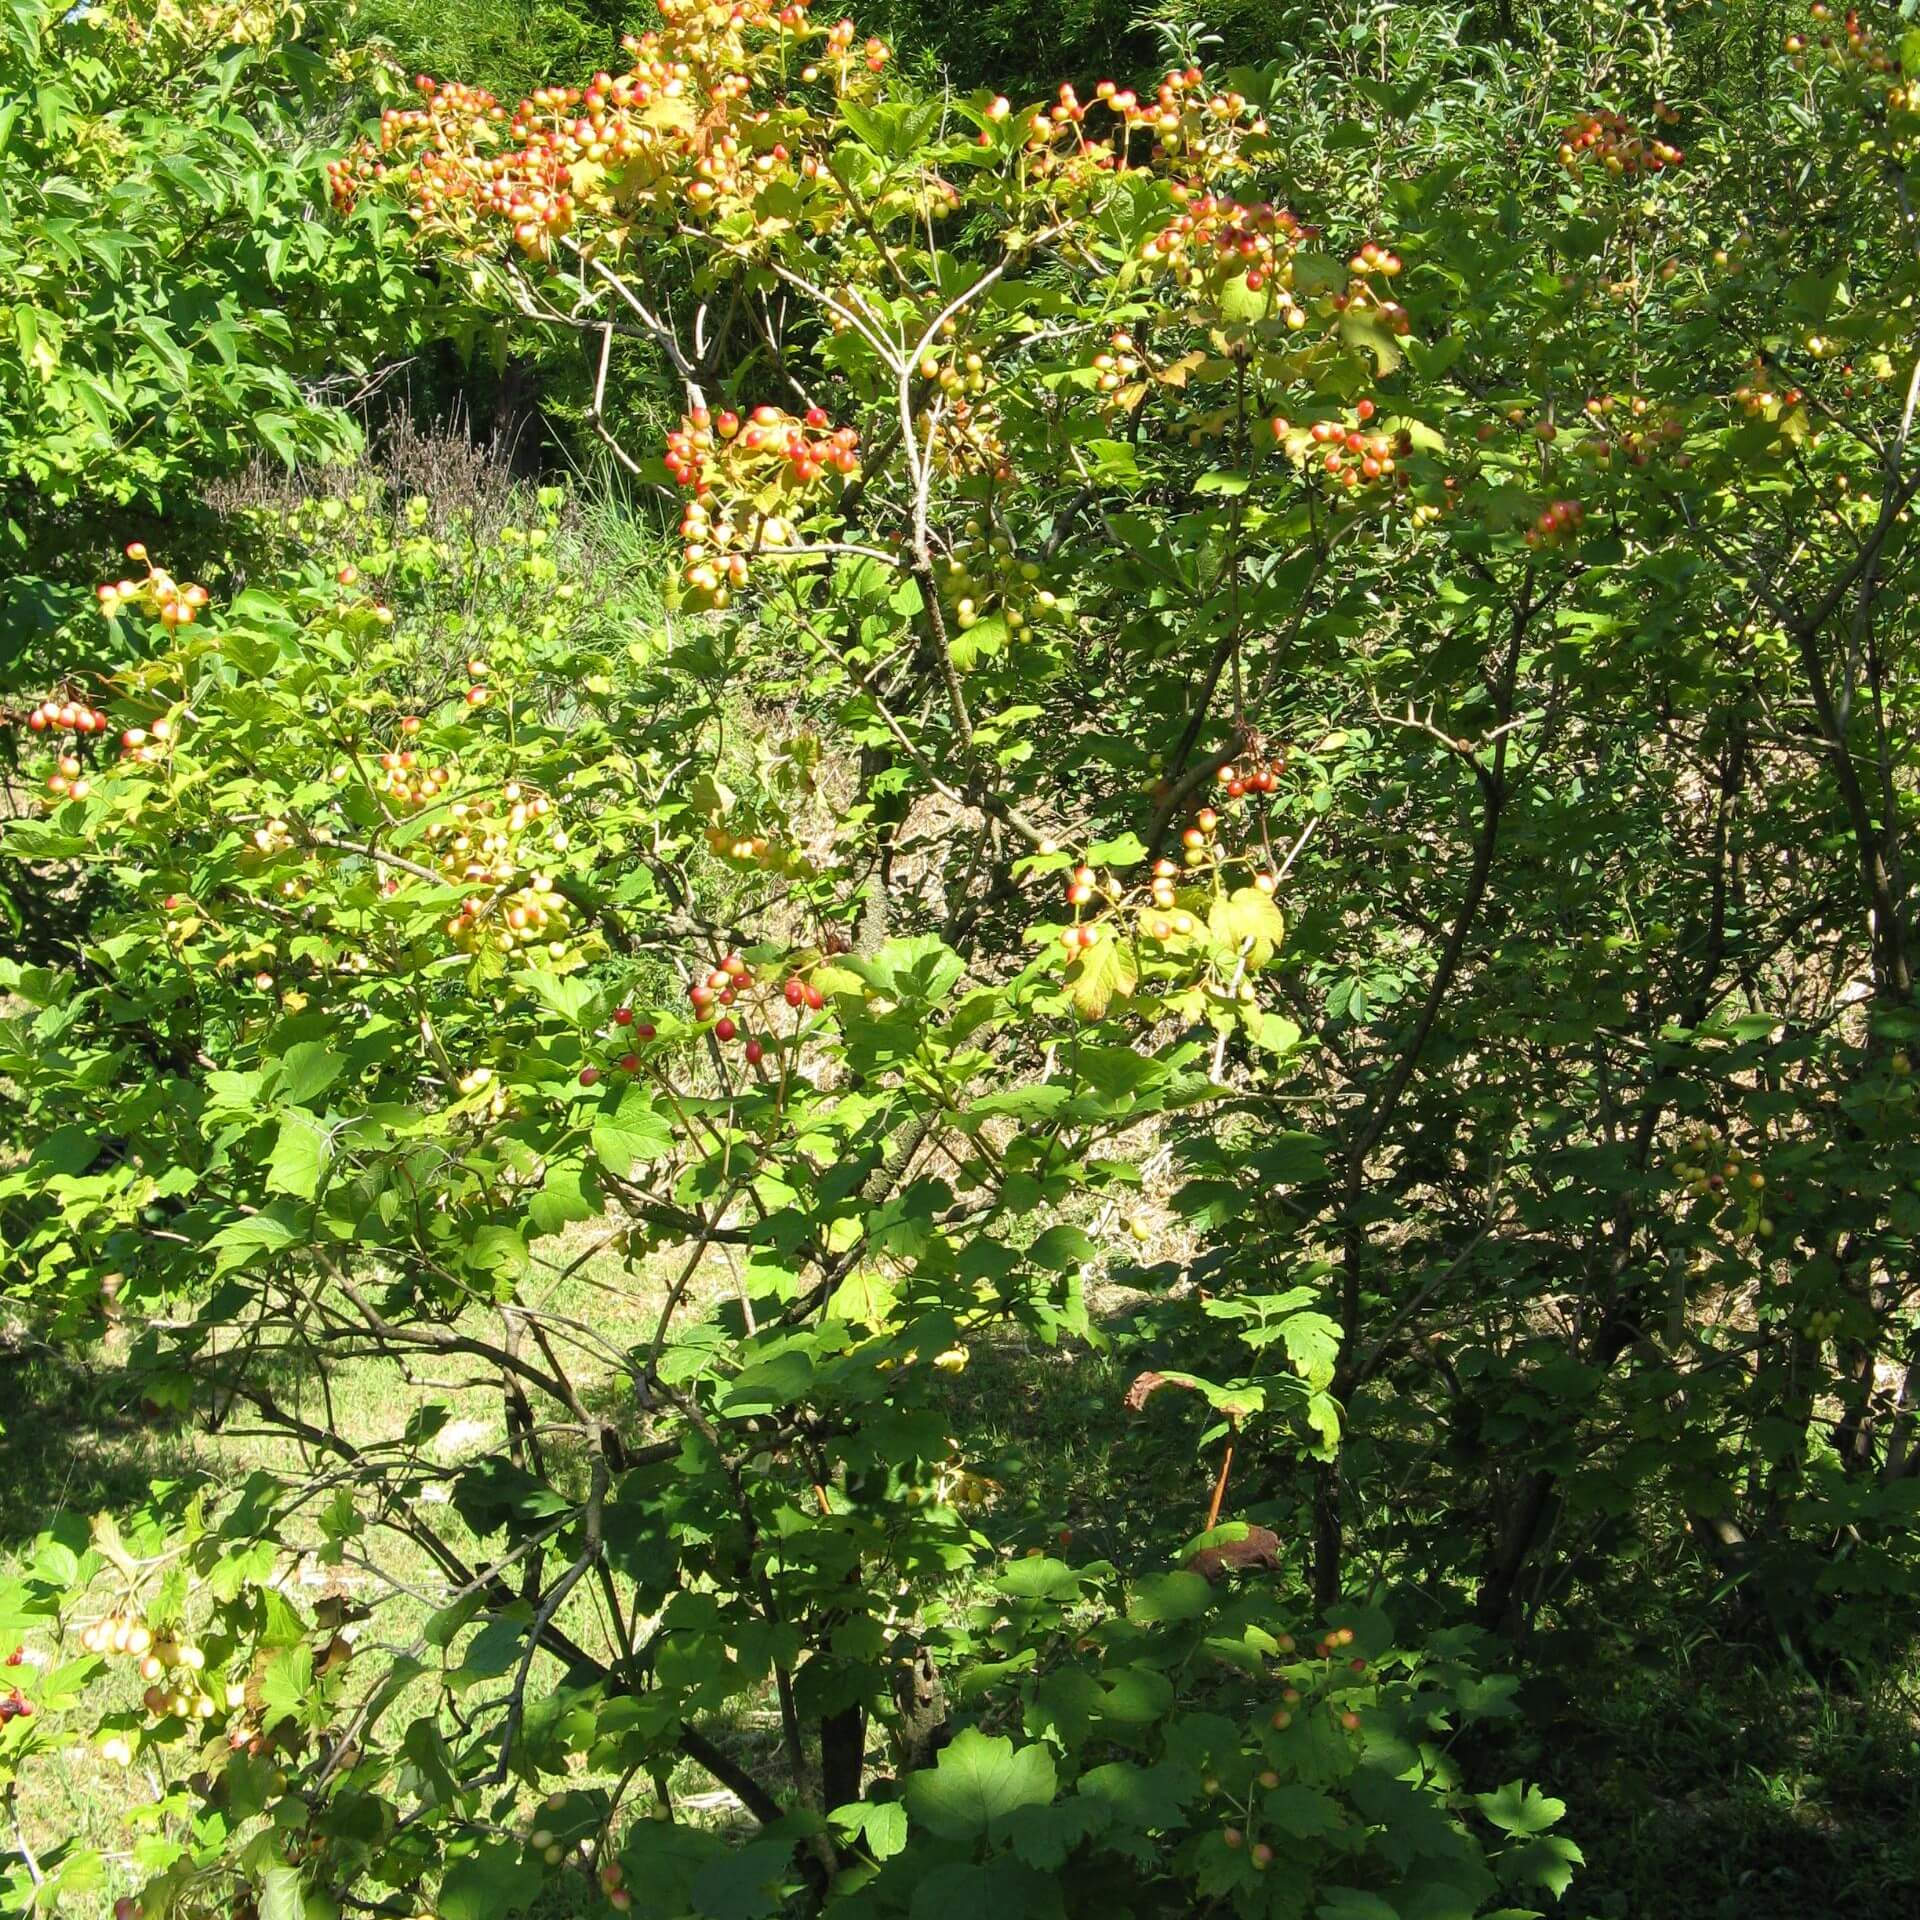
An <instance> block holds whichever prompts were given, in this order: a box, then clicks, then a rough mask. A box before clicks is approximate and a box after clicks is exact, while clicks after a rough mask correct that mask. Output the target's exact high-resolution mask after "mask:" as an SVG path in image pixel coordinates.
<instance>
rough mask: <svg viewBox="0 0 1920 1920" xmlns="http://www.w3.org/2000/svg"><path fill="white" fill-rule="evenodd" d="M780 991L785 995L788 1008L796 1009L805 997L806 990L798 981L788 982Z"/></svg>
mask: <svg viewBox="0 0 1920 1920" xmlns="http://www.w3.org/2000/svg"><path fill="white" fill-rule="evenodd" d="M781 991H782V992H783V993H784V994H785V995H786V1000H787V1005H788V1006H790V1007H797V1006H798V1005H799V1004H800V1003H801V1001H803V1000H804V999H805V998H806V997H807V989H806V987H805V985H804V984H803V983H802V982H801V981H799V980H789V981H788V982H787V984H786V986H785V987H783V988H782V989H781Z"/></svg>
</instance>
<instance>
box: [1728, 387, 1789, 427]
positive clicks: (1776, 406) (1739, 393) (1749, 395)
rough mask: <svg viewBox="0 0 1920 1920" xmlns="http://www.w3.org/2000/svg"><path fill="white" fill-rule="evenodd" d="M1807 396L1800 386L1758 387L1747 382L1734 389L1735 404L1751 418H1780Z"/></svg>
mask: <svg viewBox="0 0 1920 1920" xmlns="http://www.w3.org/2000/svg"><path fill="white" fill-rule="evenodd" d="M1805 397H1806V396H1805V395H1804V394H1803V393H1802V392H1801V391H1800V389H1799V388H1798V387H1780V388H1775V387H1757V386H1754V385H1752V384H1750V383H1747V384H1742V385H1740V386H1737V387H1735V388H1734V390H1733V404H1734V405H1735V406H1736V407H1738V408H1739V409H1740V411H1741V412H1742V413H1744V414H1745V415H1746V416H1747V418H1748V419H1749V420H1775V419H1778V418H1779V416H1780V415H1781V414H1783V413H1787V412H1791V411H1792V409H1793V408H1795V407H1797V406H1798V405H1799V404H1800V403H1801V401H1802V400H1803V399H1805Z"/></svg>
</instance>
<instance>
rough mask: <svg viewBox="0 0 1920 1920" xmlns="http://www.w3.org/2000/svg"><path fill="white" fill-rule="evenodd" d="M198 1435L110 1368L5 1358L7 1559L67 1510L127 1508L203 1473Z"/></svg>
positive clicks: (2, 1451) (2, 1514) (0, 1410)
mask: <svg viewBox="0 0 1920 1920" xmlns="http://www.w3.org/2000/svg"><path fill="white" fill-rule="evenodd" d="M196 1453H197V1449H196V1447H195V1443H194V1436H193V1435H192V1433H190V1432H188V1431H185V1430H184V1429H183V1428H182V1427H181V1424H180V1422H179V1420H178V1418H177V1416H175V1415H172V1414H168V1413H163V1412H159V1411H158V1410H156V1409H154V1408H152V1407H151V1406H149V1405H148V1404H147V1403H146V1401H145V1400H144V1398H143V1389H142V1387H141V1386H140V1384H139V1383H138V1382H137V1381H136V1380H135V1379H134V1378H133V1376H131V1375H130V1374H128V1373H125V1372H123V1371H121V1370H119V1369H117V1368H113V1367H110V1366H101V1367H96V1368H91V1369H81V1368H78V1367H76V1366H73V1365H71V1364H69V1363H67V1362H65V1361H63V1360H60V1359H58V1358H56V1357H53V1356H49V1355H46V1354H39V1353H28V1354H17V1353H16V1354H8V1355H5V1356H0V1462H4V1467H5V1476H6V1498H5V1499H4V1500H0V1552H11V1551H14V1550H17V1549H18V1548H20V1547H22V1546H24V1545H26V1544H27V1542H29V1541H31V1540H32V1539H33V1538H34V1537H35V1536H36V1535H37V1534H39V1533H40V1532H41V1531H42V1530H43V1529H44V1528H45V1527H46V1526H47V1525H48V1524H49V1523H50V1522H51V1521H52V1519H53V1517H54V1516H55V1515H56V1514H57V1513H60V1512H62V1511H65V1512H69V1513H78V1514H91V1513H98V1512H100V1511H102V1510H112V1511H122V1510H124V1509H126V1508H128V1507H130V1506H132V1505H134V1504H135V1503H137V1502H139V1501H141V1500H143V1499H145V1498H146V1497H147V1496H148V1495H149V1494H150V1493H151V1492H152V1489H153V1485H154V1482H155V1481H156V1480H168V1479H179V1478H184V1477H186V1476H188V1475H191V1474H193V1473H194V1472H196V1471H197V1470H198V1467H199V1462H198V1460H197V1458H196Z"/></svg>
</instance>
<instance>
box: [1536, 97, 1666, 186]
mask: <svg viewBox="0 0 1920 1920" xmlns="http://www.w3.org/2000/svg"><path fill="white" fill-rule="evenodd" d="M1685 158H1686V155H1685V154H1684V153H1682V152H1681V150H1680V149H1679V148H1678V147H1676V146H1672V145H1670V144H1669V143H1668V142H1667V141H1665V140H1662V139H1660V138H1659V137H1658V135H1649V134H1644V133H1641V132H1640V131H1639V130H1638V129H1637V128H1635V127H1633V126H1631V125H1630V124H1629V123H1628V122H1627V121H1626V120H1625V119H1624V118H1623V117H1622V116H1621V115H1620V114H1617V113H1614V112H1612V111H1611V110H1603V111H1601V112H1598V113H1589V114H1585V115H1583V116H1582V117H1581V118H1580V119H1578V120H1576V121H1575V122H1574V123H1573V125H1572V126H1570V127H1569V128H1567V130H1566V131H1565V132H1564V133H1563V134H1561V136H1560V164H1561V165H1562V166H1563V167H1566V168H1568V169H1569V170H1573V169H1577V168H1579V167H1581V166H1583V165H1584V164H1585V163H1586V162H1587V161H1588V160H1597V161H1599V163H1600V164H1601V166H1603V167H1604V168H1605V169H1606V170H1607V172H1608V173H1610V174H1613V175H1615V176H1616V177H1623V176H1624V177H1627V178H1634V177H1637V176H1639V175H1641V174H1646V173H1663V172H1665V170H1666V169H1667V168H1668V167H1677V166H1679V165H1680V163H1681V161H1683V160H1684V159H1685Z"/></svg>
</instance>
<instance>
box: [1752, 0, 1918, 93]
mask: <svg viewBox="0 0 1920 1920" xmlns="http://www.w3.org/2000/svg"><path fill="white" fill-rule="evenodd" d="M1809 12H1810V14H1811V15H1812V18H1813V20H1814V22H1815V23H1816V24H1817V25H1819V26H1821V27H1824V26H1825V25H1826V24H1827V22H1828V21H1830V20H1831V19H1832V18H1833V10H1832V8H1831V7H1829V6H1827V5H1826V4H1825V0H1814V5H1813V6H1812V7H1811V8H1810V9H1809ZM1783 45H1784V46H1785V48H1786V51H1787V53H1788V54H1789V55H1790V56H1791V57H1792V58H1793V59H1794V60H1795V61H1796V62H1800V61H1804V60H1805V59H1806V57H1807V55H1808V54H1809V52H1812V53H1817V54H1819V55H1820V56H1822V57H1823V58H1824V59H1825V60H1827V61H1828V62H1829V63H1830V64H1831V65H1833V66H1836V67H1850V68H1852V69H1854V70H1855V71H1856V72H1863V73H1866V74H1868V75H1870V76H1872V77H1873V78H1875V79H1880V78H1884V77H1885V76H1887V75H1889V74H1897V73H1898V72H1899V71H1900V57H1899V54H1898V53H1897V52H1890V51H1889V50H1888V49H1887V47H1886V46H1885V45H1884V44H1882V42H1881V39H1880V36H1879V35H1878V34H1877V33H1875V32H1874V31H1873V29H1872V28H1871V27H1868V26H1866V25H1864V24H1862V22H1861V19H1860V16H1859V14H1858V13H1856V12H1855V11H1854V10H1853V8H1851V7H1849V8H1848V9H1847V11H1846V13H1845V14H1844V15H1843V16H1842V17H1841V21H1840V37H1839V38H1838V39H1837V40H1836V39H1835V38H1834V36H1833V35H1832V34H1831V33H1819V34H1816V35H1815V36H1814V39H1813V41H1812V43H1811V46H1809V43H1808V40H1807V37H1806V35H1805V34H1803V33H1789V34H1788V35H1786V37H1785V40H1784V42H1783ZM1893 91H1894V92H1896V93H1902V94H1904V93H1905V92H1906V89H1904V88H1897V87H1896V88H1895V89H1893ZM1903 104H1904V101H1895V100H1892V99H1889V101H1888V105H1890V106H1898V105H1903Z"/></svg>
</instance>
